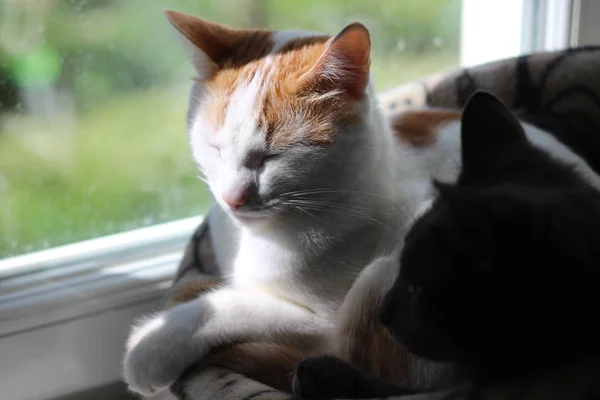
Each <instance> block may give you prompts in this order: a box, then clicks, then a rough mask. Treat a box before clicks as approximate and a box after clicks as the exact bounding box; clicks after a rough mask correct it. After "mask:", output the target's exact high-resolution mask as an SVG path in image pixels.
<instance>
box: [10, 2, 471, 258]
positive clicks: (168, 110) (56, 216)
mask: <svg viewBox="0 0 600 400" xmlns="http://www.w3.org/2000/svg"><path fill="white" fill-rule="evenodd" d="M460 7H461V1H460V0H402V1H398V0H370V1H364V0H328V1H323V0H302V1H282V0H0V258H2V257H6V256H11V255H17V254H23V253H27V252H31V251H35V250H39V249H44V248H48V247H53V246H57V245H62V244H66V243H72V242H76V241H80V240H85V239H90V238H94V237H98V236H102V235H107V234H111V233H116V232H121V231H125V230H130V229H135V228H138V227H142V226H148V225H152V224H157V223H160V222H165V221H169V220H174V219H177V218H182V217H186V216H191V215H196V214H200V213H202V212H203V211H205V210H206V209H207V207H209V205H210V203H211V198H210V194H209V192H208V191H207V190H206V188H205V187H204V184H203V183H202V182H201V181H200V180H199V179H197V175H198V172H197V171H196V168H195V166H194V164H193V161H192V158H191V156H190V152H189V150H188V146H187V137H186V132H185V111H186V102H187V96H188V92H189V87H190V85H191V81H190V78H191V77H192V76H193V73H192V71H191V66H190V64H189V63H188V62H187V60H186V58H185V55H184V52H183V48H182V46H181V45H180V43H179V42H178V40H177V37H176V35H175V34H174V32H173V30H172V29H171V27H170V26H169V24H168V23H167V21H166V19H165V18H164V16H163V15H162V10H163V9H169V8H171V9H176V10H179V11H185V12H190V13H193V14H195V15H198V16H201V17H203V18H207V19H211V20H214V21H217V22H221V23H226V24H229V25H231V26H234V27H269V28H273V29H307V30H318V31H322V32H326V33H336V32H337V31H338V30H339V29H341V28H342V27H343V26H344V25H345V24H346V23H348V22H351V21H354V20H358V21H361V22H363V23H365V24H366V25H367V26H368V27H369V29H370V30H371V33H372V36H373V61H372V66H373V74H374V77H375V83H376V87H377V88H378V89H380V90H381V89H385V88H389V87H392V86H395V85H398V84H400V83H403V82H405V81H407V80H410V79H414V78H418V77H420V76H423V75H427V74H429V73H433V72H436V71H439V70H442V69H445V68H449V67H451V66H454V65H456V64H457V63H458V50H459V40H460Z"/></svg>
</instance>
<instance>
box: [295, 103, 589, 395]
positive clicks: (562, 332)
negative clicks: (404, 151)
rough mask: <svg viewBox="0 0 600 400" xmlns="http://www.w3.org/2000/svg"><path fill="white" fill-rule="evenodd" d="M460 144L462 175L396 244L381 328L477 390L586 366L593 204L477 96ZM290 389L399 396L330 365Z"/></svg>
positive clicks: (301, 376) (315, 367)
mask: <svg viewBox="0 0 600 400" xmlns="http://www.w3.org/2000/svg"><path fill="white" fill-rule="evenodd" d="M461 141H462V162H463V168H462V171H461V174H460V176H459V178H458V180H457V182H456V183H455V184H452V185H449V184H442V183H437V182H436V183H435V187H436V188H437V191H438V196H437V198H436V200H435V201H434V203H433V205H432V207H431V208H430V209H429V210H428V211H427V212H426V213H425V214H424V215H423V216H422V217H421V218H419V220H418V221H416V222H415V224H414V226H413V227H412V229H411V231H410V232H409V234H408V235H407V237H406V239H405V244H404V249H403V252H402V255H401V260H400V265H401V266H402V267H401V269H400V274H399V276H398V279H397V280H396V282H395V284H394V286H393V288H392V289H391V290H390V291H389V293H388V294H387V296H386V299H385V301H384V304H383V306H382V309H381V316H380V317H381V318H380V319H381V321H382V323H383V324H384V325H386V326H387V327H388V329H389V331H390V332H391V333H392V334H393V335H394V337H395V338H396V339H397V340H399V341H400V342H402V343H403V344H404V345H406V346H407V347H408V349H409V350H410V351H411V352H412V353H414V354H416V355H419V356H422V357H425V358H428V359H432V360H436V361H448V362H452V363H459V364H460V365H462V366H464V367H465V369H466V374H467V376H468V377H469V378H470V379H469V382H470V383H473V384H475V385H476V386H478V387H485V386H486V385H488V386H489V385H496V384H499V383H500V384H501V383H502V382H509V381H510V382H514V381H515V380H519V379H526V378H528V377H531V376H533V375H536V374H540V373H543V372H544V371H546V370H548V371H550V370H552V369H553V368H555V367H560V366H562V365H565V364H568V363H570V362H573V361H576V360H578V359H581V358H585V357H586V356H589V355H597V354H598V353H599V352H600V325H599V324H598V323H597V321H595V318H596V315H597V314H598V310H599V309H600V246H598V244H600V193H598V192H597V191H596V190H595V189H594V188H592V187H590V186H589V185H588V184H587V183H586V182H585V181H584V180H583V179H582V178H580V176H579V175H578V174H576V173H575V172H574V171H573V169H572V168H571V166H569V165H566V164H564V163H562V162H560V161H559V160H556V159H554V158H552V157H551V156H549V155H548V154H546V153H545V152H543V151H541V150H539V149H538V148H536V147H534V146H533V145H532V144H531V143H530V142H529V141H528V139H527V137H526V135H525V132H524V131H523V128H522V126H521V124H520V123H519V122H518V120H517V119H516V118H515V117H514V116H513V115H512V114H511V113H510V111H509V110H508V109H507V108H506V107H505V106H504V105H503V104H502V103H500V101H498V100H497V99H496V98H495V97H493V96H492V95H489V94H487V93H484V92H478V93H476V94H474V95H473V96H471V98H470V99H469V101H468V102H467V104H466V105H465V108H464V111H463V117H462V129H461ZM597 242H598V243H597ZM596 364H597V363H596ZM596 364H594V365H596ZM324 371H326V372H324ZM598 377H599V378H598V381H600V372H598ZM325 378H326V379H325ZM295 389H296V392H297V393H298V394H300V395H305V396H308V397H319V396H322V397H324V398H325V397H344V396H345V397H350V395H351V394H353V393H356V395H352V397H355V398H356V397H382V396H387V395H396V394H404V393H407V391H406V390H403V389H400V388H395V387H393V386H390V385H387V384H385V383H383V382H378V381H373V380H372V379H369V378H367V377H364V376H362V375H361V374H360V372H359V371H357V370H356V369H354V368H353V367H351V366H349V365H347V364H345V363H344V362H343V361H341V360H337V359H335V358H332V357H321V358H316V359H309V360H305V362H303V364H301V365H300V366H299V368H298V371H297V376H296V383H295ZM567 398H568V397H567ZM572 398H580V397H572Z"/></svg>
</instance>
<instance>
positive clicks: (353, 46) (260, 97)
mask: <svg viewBox="0 0 600 400" xmlns="http://www.w3.org/2000/svg"><path fill="white" fill-rule="evenodd" d="M167 16H168V18H169V20H170V22H171V23H172V24H173V25H174V26H175V27H176V28H177V30H178V31H179V32H180V33H181V34H182V36H183V37H184V38H185V40H186V41H187V42H188V44H189V48H190V49H191V55H192V59H193V63H194V66H195V68H196V71H197V74H198V76H197V79H196V83H195V86H194V90H193V93H192V101H191V104H190V110H189V113H188V122H189V124H188V125H189V136H190V142H191V147H192V152H193V156H194V158H195V160H196V161H197V163H198V165H199V167H200V169H201V170H202V172H203V173H204V175H205V177H206V180H207V182H208V184H209V186H210V189H211V191H212V193H213V195H214V197H215V199H216V201H217V202H218V204H219V206H220V207H217V208H215V209H214V212H212V213H211V214H210V215H209V216H208V218H210V229H211V235H212V237H213V243H214V246H215V252H216V257H217V261H218V263H219V266H220V267H221V268H222V271H223V273H224V276H225V278H224V281H223V282H220V284H219V285H218V286H216V287H212V288H208V290H206V291H205V292H204V293H202V294H201V295H200V296H198V297H197V298H195V299H193V300H191V301H188V302H185V303H181V304H177V305H174V306H173V307H172V308H170V309H169V310H167V311H163V312H161V313H158V314H156V315H153V316H150V317H149V318H147V319H146V320H145V321H143V322H142V323H140V324H138V325H137V326H135V327H134V328H133V330H132V333H131V335H130V337H129V340H128V342H127V351H126V354H125V359H124V378H125V381H126V382H127V384H128V385H129V388H130V389H131V390H132V391H134V392H137V393H140V394H144V395H152V394H155V393H157V392H160V391H162V390H164V389H166V388H168V387H169V386H170V385H171V384H172V383H173V382H174V381H175V380H177V379H178V378H179V377H180V375H181V374H182V373H183V372H184V370H186V369H187V368H188V367H190V366H191V365H193V364H196V363H197V362H198V361H199V360H207V362H208V363H213V364H215V363H216V364H221V365H225V366H230V367H232V368H235V369H238V370H240V372H242V373H246V374H247V375H249V376H251V377H254V378H257V379H259V380H263V381H265V382H266V383H269V384H272V385H273V386H275V387H279V388H281V389H290V387H291V380H292V377H293V368H294V367H295V366H296V365H297V364H298V362H299V361H300V360H301V359H302V358H304V357H306V356H308V355H314V354H319V353H323V352H327V353H333V354H336V355H338V356H339V357H341V358H343V359H345V360H347V361H349V362H352V363H354V364H356V365H358V366H360V367H361V368H362V369H363V370H365V372H367V373H371V374H373V375H375V376H377V377H380V378H381V379H384V380H388V381H392V382H394V383H396V384H399V385H403V386H405V387H410V388H418V387H421V388H424V387H428V388H430V387H434V386H436V385H439V384H440V383H441V382H442V381H443V380H444V378H445V376H444V375H445V374H444V373H440V372H442V371H443V370H444V369H443V368H442V369H439V368H437V367H436V365H435V364H432V363H428V362H425V361H423V360H418V359H414V358H411V356H410V354H408V353H407V351H406V350H405V349H403V348H402V347H401V346H399V345H398V344H396V343H395V342H394V341H393V340H392V339H391V337H390V336H389V335H388V334H387V332H386V331H385V330H384V329H383V327H381V326H380V325H379V323H378V321H377V315H378V309H379V302H380V299H381V297H382V296H383V294H384V293H385V291H387V289H388V287H389V285H391V284H392V282H393V281H394V277H395V274H396V272H397V271H396V268H392V267H390V266H391V265H397V263H390V262H384V261H382V260H385V259H386V258H387V259H389V258H390V257H391V258H393V257H395V256H396V254H397V251H398V249H397V247H398V243H399V242H401V239H402V237H403V235H404V234H405V232H406V229H407V225H408V223H409V221H410V220H411V219H412V217H414V215H415V213H417V210H418V209H419V208H420V207H422V206H423V205H424V204H427V199H428V198H429V196H430V178H431V177H432V176H433V177H436V178H438V179H441V180H453V179H455V178H456V175H457V173H458V171H459V168H460V166H459V165H458V164H459V160H460V140H459V135H458V132H459V127H458V124H459V122H458V120H459V118H460V115H459V114H457V113H451V112H450V113H447V112H435V111H423V112H419V111H415V112H412V113H407V114H406V115H404V116H403V117H402V118H400V120H397V121H394V123H395V124H396V125H395V127H396V129H397V133H398V135H396V136H394V135H393V133H392V130H391V129H390V126H389V125H390V124H389V122H388V121H387V120H386V118H385V117H384V116H383V115H382V114H381V112H380V110H379V109H378V106H377V102H376V97H375V95H374V93H373V90H372V86H371V84H370V76H369V66H370V47H371V45H370V36H369V32H368V30H367V29H366V28H365V27H364V26H363V25H361V24H359V23H353V24H350V25H348V26H347V27H346V28H344V29H343V30H342V31H341V32H340V33H338V34H337V35H336V36H335V37H330V36H325V35H320V34H314V33H310V32H302V31H300V32H297V31H257V30H236V29H232V28H228V27H225V26H223V25H218V24H215V23H212V22H208V21H205V20H202V19H199V18H196V17H193V16H190V15H187V14H182V13H179V12H173V11H170V12H167ZM441 115H443V116H441ZM530 130H533V131H534V136H535V137H534V140H533V141H534V142H536V138H538V139H539V140H537V141H538V142H541V143H542V145H544V146H546V147H549V148H550V150H551V151H554V152H555V153H557V154H559V155H561V156H564V157H561V158H564V159H567V160H573V161H574V162H575V163H577V165H578V166H580V167H581V168H582V169H586V168H587V169H588V170H589V168H588V167H587V165H586V164H585V163H584V162H583V161H581V159H579V158H578V157H576V156H575V155H573V154H572V153H571V152H570V151H569V150H568V149H566V148H565V147H564V146H562V145H560V144H559V143H558V142H557V141H556V140H554V139H553V138H552V137H551V136H549V135H547V134H545V133H543V132H541V131H539V130H536V129H535V128H530ZM398 136H400V140H398ZM589 172H590V173H591V171H589ZM586 173H587V170H586ZM594 176H595V175H594ZM367 265H369V267H368V268H366V269H365V267H366V266H367ZM363 270H364V271H363ZM361 272H362V274H361ZM359 275H360V276H359ZM357 277H358V280H357ZM355 281H356V284H354V282H355ZM353 284H354V287H352V286H353ZM351 287H352V290H350V288H351ZM349 290H350V292H349ZM346 295H348V296H347V299H346V300H344V299H345V298H346ZM343 302H344V304H343V305H342V303H343ZM366 338H368V339H369V340H370V342H369V343H368V341H367V339H366ZM211 357H212V358H211ZM277 372H279V373H280V374H279V375H281V376H283V377H281V376H280V378H274V377H273V376H271V375H277Z"/></svg>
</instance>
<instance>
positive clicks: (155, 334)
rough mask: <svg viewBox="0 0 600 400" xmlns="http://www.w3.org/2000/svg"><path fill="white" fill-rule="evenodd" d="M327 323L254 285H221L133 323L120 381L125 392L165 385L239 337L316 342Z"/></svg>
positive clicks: (152, 391) (147, 391)
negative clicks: (122, 380) (196, 297)
mask: <svg viewBox="0 0 600 400" xmlns="http://www.w3.org/2000/svg"><path fill="white" fill-rule="evenodd" d="M330 329H331V322H330V321H329V320H327V319H325V318H322V317H320V316H317V315H315V314H314V313H312V312H310V311H309V310H308V309H306V308H303V307H301V306H298V305H295V304H292V303H289V302H286V301H283V300H281V299H280V298H277V297H274V296H272V295H270V294H268V293H266V292H264V291H262V290H258V289H251V290H247V289H233V288H223V289H219V290H217V291H214V292H212V293H208V294H205V295H203V296H202V297H200V298H198V299H197V300H194V301H191V302H188V303H184V304H179V305H177V306H175V307H173V308H171V309H170V310H168V311H165V312H162V313H160V314H157V315H155V316H153V317H152V318H150V319H148V320H146V321H145V322H144V323H142V324H140V325H138V326H136V327H135V328H134V329H133V331H132V333H131V335H130V337H129V340H128V342H127V352H126V354H125V360H124V364H123V367H124V379H125V382H126V383H127V384H128V385H129V388H130V390H132V391H134V392H137V393H140V394H143V395H147V396H148V395H152V394H155V393H158V392H160V391H162V390H165V389H167V388H168V387H169V386H170V385H171V384H172V383H173V382H175V380H177V379H178V378H179V376H180V375H181V374H182V373H183V372H184V371H185V370H186V369H187V368H188V367H190V366H191V365H192V364H194V363H196V362H197V361H199V360H200V359H201V358H202V357H203V356H205V355H206V354H208V352H209V351H210V350H211V349H213V348H215V347H217V346H222V345H225V344H228V343H232V342H236V341H244V340H267V341H269V340H271V341H274V342H289V341H294V340H298V339H300V340H304V341H306V340H311V338H314V340H315V342H317V341H319V340H320V338H322V337H323V336H324V335H326V334H327V333H328V332H329V330H330Z"/></svg>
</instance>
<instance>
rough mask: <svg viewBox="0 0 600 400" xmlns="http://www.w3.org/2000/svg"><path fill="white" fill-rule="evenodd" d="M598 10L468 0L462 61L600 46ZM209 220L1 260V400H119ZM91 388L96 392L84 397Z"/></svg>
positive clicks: (559, 0) (599, 4)
mask: <svg viewBox="0 0 600 400" xmlns="http://www.w3.org/2000/svg"><path fill="white" fill-rule="evenodd" d="M478 10H479V11H478ZM594 15H596V16H598V15H600V1H597V0H485V1H482V0H463V13H462V18H463V19H462V35H461V36H462V43H461V60H460V62H461V64H462V65H463V66H470V65H475V64H480V63H484V62H487V61H491V60H494V59H498V58H506V57H512V56H516V55H519V54H524V53H529V52H532V51H540V50H554V49H559V48H564V47H567V46H568V45H571V46H574V45H585V44H596V43H600V25H597V24H595V21H594ZM596 19H597V18H596ZM498 32H499V33H500V34H498ZM201 221H202V217H194V218H188V219H183V220H179V221H174V222H170V223H166V224H161V225H157V226H153V227H150V228H144V229H138V230H135V231H131V232H124V233H120V234H117V235H112V236H107V237H103V238H99V239H95V240H90V241H85V242H80V243H75V244H71V245H68V246H62V247H58V248H54V249H50V250H45V251H40V252H36V253H32V254H27V255H23V256H18V257H12V258H8V259H3V260H0V387H2V398H3V399H7V400H8V399H10V400H39V399H42V400H45V399H54V398H65V397H69V398H75V399H83V398H104V394H105V392H104V391H103V390H104V389H98V390H92V391H91V392H90V389H94V388H110V392H106V396H109V395H110V396H111V398H115V399H116V398H117V397H115V396H117V394H119V393H120V394H121V395H124V393H125V391H124V388H123V386H119V385H117V386H116V389H115V384H116V383H118V382H119V381H120V362H121V357H122V352H123V345H122V344H123V343H124V341H125V338H126V336H127V332H128V331H129V327H130V325H131V323H132V321H133V320H134V319H135V317H137V316H139V315H140V314H143V313H146V312H149V311H150V310H153V309H154V308H155V307H157V306H160V304H162V300H163V296H164V294H165V290H166V289H167V288H168V287H169V286H170V284H171V280H172V277H173V273H174V272H175V270H176V268H177V265H178V263H179V261H180V259H181V256H182V252H183V249H184V246H185V244H186V243H187V241H188V240H189V238H190V236H191V234H192V232H193V230H194V229H195V228H196V227H197V226H198V224H199V223H200V222H201ZM115 390H116V392H115ZM84 392H87V393H95V395H92V396H87V395H85V396H84V395H81V394H78V393H84ZM109 393H110V394H109ZM74 394H75V397H72V396H73V395H74Z"/></svg>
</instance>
